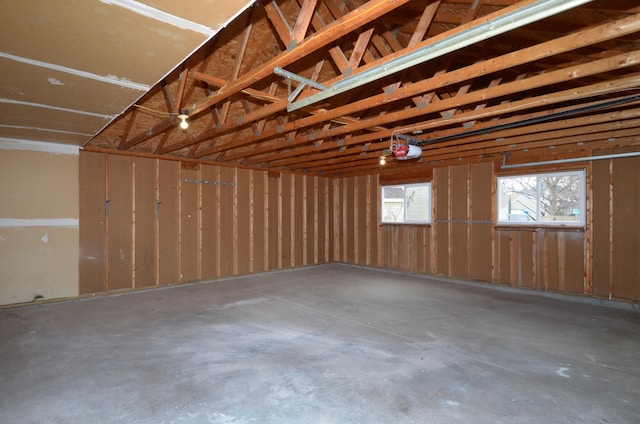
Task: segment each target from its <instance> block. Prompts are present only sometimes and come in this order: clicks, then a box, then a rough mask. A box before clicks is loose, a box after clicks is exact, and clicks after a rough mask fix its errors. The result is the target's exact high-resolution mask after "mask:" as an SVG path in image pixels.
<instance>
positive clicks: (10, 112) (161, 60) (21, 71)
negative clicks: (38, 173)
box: [0, 0, 253, 146]
mask: <svg viewBox="0 0 640 424" xmlns="http://www.w3.org/2000/svg"><path fill="white" fill-rule="evenodd" d="M252 2H253V0H225V1H224V2H220V1H217V0H188V1H187V0H183V1H173V0H141V1H133V0H29V1H14V0H1V1H0V10H1V12H0V34H1V36H0V137H3V138H11V139H28V140H37V141H48V142H56V143H65V144H74V145H79V146H80V145H83V144H85V143H86V142H87V141H88V140H90V139H91V138H92V137H93V136H95V135H96V134H97V133H99V132H100V130H101V129H103V128H104V127H105V126H107V125H108V124H109V123H110V122H112V121H113V120H114V119H115V118H117V117H118V116H119V115H120V114H121V113H123V112H124V111H125V110H127V109H128V108H129V107H130V106H131V104H133V103H134V102H136V101H137V100H138V99H140V98H141V97H142V96H143V95H144V94H145V93H146V92H148V91H149V90H150V89H151V88H152V87H153V86H154V85H156V84H157V83H158V82H159V81H160V80H161V79H162V78H163V77H165V76H166V75H167V74H169V73H170V72H171V71H172V70H173V69H174V68H175V67H176V66H177V65H178V64H180V63H181V62H182V61H184V60H185V58H187V57H188V56H190V55H191V54H192V53H193V52H194V51H195V50H197V49H198V48H199V47H200V46H201V45H203V44H204V43H206V41H207V40H209V39H211V38H212V37H213V36H214V35H215V34H216V33H217V32H218V31H219V30H220V29H222V28H223V27H224V26H225V25H226V24H227V23H228V22H229V21H231V20H232V19H233V18H234V17H235V16H236V15H238V14H239V13H240V12H241V11H242V10H244V9H245V8H246V7H247V6H249V5H250V4H251V3H252Z"/></svg>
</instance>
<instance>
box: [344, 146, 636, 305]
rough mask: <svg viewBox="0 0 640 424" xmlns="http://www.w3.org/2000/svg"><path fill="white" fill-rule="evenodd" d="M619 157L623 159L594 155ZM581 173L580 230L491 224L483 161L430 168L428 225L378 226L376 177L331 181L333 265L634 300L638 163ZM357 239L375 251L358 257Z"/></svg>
mask: <svg viewBox="0 0 640 424" xmlns="http://www.w3.org/2000/svg"><path fill="white" fill-rule="evenodd" d="M619 152H624V151H623V150H615V151H605V152H601V153H600V154H610V153H619ZM586 166H587V204H588V207H587V209H588V211H587V215H588V219H587V228H586V229H584V230H583V229H579V230H576V229H560V228H541V227H539V228H514V227H496V226H494V224H493V223H494V222H495V218H494V211H493V210H494V209H495V208H494V200H493V199H494V198H495V188H494V187H495V185H496V182H495V172H494V169H493V164H491V163H481V164H473V165H460V166H452V167H440V168H435V169H434V172H433V176H432V177H431V176H429V177H427V178H425V179H426V180H430V181H432V183H433V184H432V190H433V216H432V220H433V224H432V225H430V226H424V225H386V224H385V225H379V224H378V220H379V217H378V204H379V201H378V197H377V196H378V192H379V184H381V183H379V182H378V178H377V177H375V176H372V177H354V178H345V179H341V180H333V182H332V184H333V190H334V191H333V194H334V195H333V198H334V201H336V202H337V201H339V200H342V201H343V207H340V206H339V205H338V206H334V207H333V208H332V210H333V212H334V214H335V215H334V218H333V220H334V221H338V222H341V223H342V225H341V226H340V229H341V230H342V232H341V233H340V232H337V231H336V233H335V236H336V242H335V244H336V245H337V248H336V249H334V256H333V257H332V259H333V260H335V261H340V262H346V263H353V264H357V265H367V266H373V267H380V268H387V269H393V270H398V271H408V272H416V273H424V274H431V275H438V276H444V277H452V278H459V279H467V280H475V281H485V282H492V283H496V284H504V285H510V286H514V287H522V288H529V289H535V290H544V291H554V292H561V293H570V294H580V295H587V296H594V297H599V298H609V299H620V300H633V301H639V300H640V260H638V258H640V231H636V230H635V228H636V227H637V223H636V222H635V221H636V220H637V219H638V217H639V216H640V215H639V214H638V213H637V205H638V204H640V188H639V187H640V185H638V183H637V182H638V181H640V158H637V157H636V158H625V159H613V160H599V161H594V162H592V163H591V164H588V165H586ZM538 171H539V169H529V170H527V171H524V172H538ZM418 180H419V179H416V178H413V179H412V180H411V182H416V181H418ZM399 182H400V181H396V180H393V181H391V182H389V183H393V184H395V183H399ZM382 183H387V182H386V181H383V182H382ZM351 199H356V200H355V201H354V200H351ZM365 210H368V211H370V212H371V214H368V213H366V212H365ZM340 237H341V239H340ZM340 240H341V241H340ZM362 240H366V241H365V242H364V243H365V244H366V249H368V251H370V252H374V253H373V254H372V255H370V256H367V257H366V259H365V258H364V257H363V256H361V254H360V251H361V249H362V243H361V241H362Z"/></svg>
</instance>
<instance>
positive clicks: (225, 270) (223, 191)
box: [219, 167, 237, 277]
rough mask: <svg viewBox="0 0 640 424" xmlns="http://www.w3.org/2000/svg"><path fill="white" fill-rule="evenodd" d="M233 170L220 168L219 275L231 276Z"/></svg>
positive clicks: (233, 259)
mask: <svg viewBox="0 0 640 424" xmlns="http://www.w3.org/2000/svg"><path fill="white" fill-rule="evenodd" d="M233 184H235V170H234V169H233V168H227V167H220V186H219V189H220V204H219V208H220V275H221V276H223V277H226V276H230V275H233V273H234V263H235V260H236V255H237V250H236V246H237V243H236V240H235V236H236V234H235V233H234V228H235V223H234V221H235V216H234V212H235V211H234V193H235V186H234V185H233Z"/></svg>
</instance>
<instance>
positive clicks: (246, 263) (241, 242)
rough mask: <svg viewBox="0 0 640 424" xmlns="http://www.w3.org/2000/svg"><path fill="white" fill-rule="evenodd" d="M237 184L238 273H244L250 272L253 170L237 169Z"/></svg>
mask: <svg viewBox="0 0 640 424" xmlns="http://www.w3.org/2000/svg"><path fill="white" fill-rule="evenodd" d="M236 172H237V176H236V178H237V186H236V187H235V192H236V202H237V214H236V240H237V242H236V243H237V246H236V254H237V259H236V261H237V270H236V274H239V275H244V274H248V273H249V272H250V268H251V266H250V259H251V255H250V252H251V245H250V241H251V240H250V238H251V198H252V197H253V192H252V190H253V188H252V187H251V184H250V182H251V172H252V171H250V170H248V169H240V168H239V169H237V170H236Z"/></svg>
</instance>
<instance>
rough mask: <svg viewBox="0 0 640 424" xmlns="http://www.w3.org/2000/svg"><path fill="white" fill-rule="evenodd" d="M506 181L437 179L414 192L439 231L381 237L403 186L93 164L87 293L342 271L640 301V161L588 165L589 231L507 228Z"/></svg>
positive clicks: (86, 173)
mask: <svg viewBox="0 0 640 424" xmlns="http://www.w3.org/2000/svg"><path fill="white" fill-rule="evenodd" d="M621 152H624V150H621V149H618V150H616V149H613V150H606V151H603V152H601V153H600V154H608V153H621ZM496 174H497V173H496V170H495V169H494V164H492V163H480V164H466V165H459V166H448V167H439V168H435V169H434V170H433V173H432V175H431V174H430V175H427V176H424V177H423V178H413V179H412V181H411V182H416V181H418V180H420V179H424V180H430V181H432V189H433V193H432V195H433V209H432V210H433V216H432V220H433V223H432V225H380V216H379V209H380V187H381V184H383V183H384V184H389V183H398V182H399V181H392V182H390V181H388V180H384V181H382V182H381V181H380V179H379V177H378V176H377V175H370V176H358V177H346V178H323V177H316V176H307V175H303V174H291V173H278V172H272V171H261V170H251V169H244V168H230V167H220V166H214V165H209V164H197V165H196V164H193V163H188V162H179V161H170V160H159V159H150V158H141V157H132V156H120V155H113V154H107V153H98V152H82V153H81V155H80V176H81V182H80V197H81V199H80V204H81V205H82V206H81V210H80V223H81V225H80V242H81V243H80V246H81V259H80V293H94V292H108V291H113V290H120V289H134V288H143V287H150V286H158V285H166V284H174V283H184V282H190V281H200V280H210V279H216V278H221V277H227V276H234V275H245V274H250V273H257V272H263V271H269V270H277V269H282V268H291V267H298V266H304V265H313V264H320V263H325V262H330V261H335V262H344V263H349V264H354V265H362V266H370V267H378V268H385V269H392V270H399V271H407V272H415V273H422V274H429V275H438V276H445V277H452V278H458V279H466V280H475V281H484V282H492V283H496V284H505V285H510V286H514V287H522V288H528V289H534V290H544V291H554V292H562V293H572V294H580V295H588V296H594V297H599V298H608V299H623V300H634V301H638V300H640V284H638V283H637V282H638V281H639V280H640V278H639V277H640V262H639V261H637V258H638V257H640V233H638V232H632V231H628V229H629V228H633V227H634V226H635V224H636V223H635V219H636V217H637V212H636V205H637V204H638V202H640V190H639V189H638V185H637V181H638V180H639V179H640V158H626V159H613V160H600V161H594V162H593V163H591V164H588V165H587V191H588V199H587V203H588V211H589V212H588V215H589V216H588V218H587V224H588V225H587V228H586V229H585V230H582V229H579V230H577V229H562V228H518V227H496V226H494V225H493V222H495V213H496V212H495V206H494V204H493V203H494V202H493V200H492V199H494V198H495V187H494V186H495V184H496Z"/></svg>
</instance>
